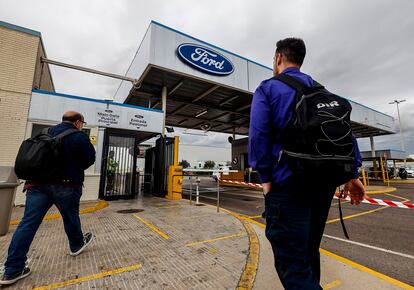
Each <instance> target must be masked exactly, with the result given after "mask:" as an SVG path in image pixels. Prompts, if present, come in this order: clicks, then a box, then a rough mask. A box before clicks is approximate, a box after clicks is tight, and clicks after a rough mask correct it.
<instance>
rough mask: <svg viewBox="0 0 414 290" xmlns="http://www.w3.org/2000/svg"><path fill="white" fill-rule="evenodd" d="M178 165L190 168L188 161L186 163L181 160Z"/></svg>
mask: <svg viewBox="0 0 414 290" xmlns="http://www.w3.org/2000/svg"><path fill="white" fill-rule="evenodd" d="M178 165H180V166H182V167H183V168H188V167H190V166H191V165H190V163H188V161H187V160H181V161H180V162H179V163H178Z"/></svg>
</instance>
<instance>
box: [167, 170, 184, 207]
mask: <svg viewBox="0 0 414 290" xmlns="http://www.w3.org/2000/svg"><path fill="white" fill-rule="evenodd" d="M182 192H183V167H182V166H179V165H170V167H169V168H168V194H167V199H173V200H177V199H182Z"/></svg>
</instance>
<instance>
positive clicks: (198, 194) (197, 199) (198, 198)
mask: <svg viewBox="0 0 414 290" xmlns="http://www.w3.org/2000/svg"><path fill="white" fill-rule="evenodd" d="M200 181H201V180H200V178H198V177H197V179H196V186H197V187H196V203H195V204H196V205H199V201H200V193H199V191H198V186H199V184H200Z"/></svg>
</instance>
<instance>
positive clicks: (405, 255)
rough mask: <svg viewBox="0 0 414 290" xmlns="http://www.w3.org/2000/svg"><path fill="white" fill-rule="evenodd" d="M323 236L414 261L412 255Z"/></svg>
mask: <svg viewBox="0 0 414 290" xmlns="http://www.w3.org/2000/svg"><path fill="white" fill-rule="evenodd" d="M323 236H324V237H327V238H330V239H333V240H337V241H341V242H345V243H348V244H353V245H357V246H361V247H364V248H369V249H373V250H377V251H381V252H384V253H388V254H393V255H397V256H401V257H404V258H409V259H414V256H412V255H408V254H404V253H400V252H395V251H391V250H387V249H384V248H379V247H375V246H371V245H367V244H363V243H359V242H354V241H350V240H346V239H342V238H338V237H334V236H330V235H326V234H324V235H323Z"/></svg>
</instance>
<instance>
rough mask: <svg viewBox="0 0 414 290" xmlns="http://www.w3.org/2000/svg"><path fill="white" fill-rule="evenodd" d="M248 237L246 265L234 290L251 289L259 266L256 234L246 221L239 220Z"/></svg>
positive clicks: (258, 246)
mask: <svg viewBox="0 0 414 290" xmlns="http://www.w3.org/2000/svg"><path fill="white" fill-rule="evenodd" d="M240 221H241V223H242V224H243V226H244V228H245V229H246V232H247V234H248V236H249V244H250V246H249V254H248V256H247V259H246V265H245V266H244V269H243V272H242V274H241V276H240V279H239V283H238V284H237V287H236V290H251V289H253V285H254V280H255V279H256V274H257V268H258V266H259V254H260V243H259V238H258V237H257V234H256V232H255V231H254V229H253V227H252V226H251V224H250V223H249V222H248V221H247V220H240Z"/></svg>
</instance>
